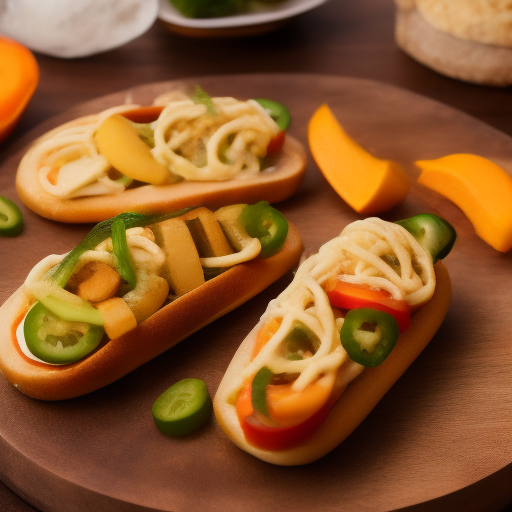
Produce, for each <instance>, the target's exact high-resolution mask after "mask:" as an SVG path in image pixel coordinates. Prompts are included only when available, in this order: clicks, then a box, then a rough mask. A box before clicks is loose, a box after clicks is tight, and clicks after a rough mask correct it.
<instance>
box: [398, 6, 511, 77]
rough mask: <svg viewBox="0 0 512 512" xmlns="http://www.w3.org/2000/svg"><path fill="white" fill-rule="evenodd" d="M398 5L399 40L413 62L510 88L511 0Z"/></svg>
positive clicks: (438, 70) (450, 74) (454, 75)
mask: <svg viewBox="0 0 512 512" xmlns="http://www.w3.org/2000/svg"><path fill="white" fill-rule="evenodd" d="M395 3H396V6H397V16H396V25H395V39H396V42H397V44H398V46H399V47H400V48H401V49H402V50H403V51H404V52H406V53H407V54H408V55H410V56H411V57H412V58H414V59H415V60H417V61H418V62H421V63H422V64H424V65H426V66H428V67H430V68H432V69H434V70H435V71H437V72H439V73H441V74H443V75H446V76H449V77H452V78H456V79H459V80H463V81H466V82H473V83H477V84H485V85H492V86H500V87H505V86H508V85H511V84H512V1H511V0H395Z"/></svg>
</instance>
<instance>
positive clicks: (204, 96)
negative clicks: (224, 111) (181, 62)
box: [189, 0, 217, 116]
mask: <svg viewBox="0 0 512 512" xmlns="http://www.w3.org/2000/svg"><path fill="white" fill-rule="evenodd" d="M189 1H190V0H189ZM192 101H193V102H194V103H196V104H197V105H204V106H205V107H206V111H207V112H208V114H210V115H211V116H214V115H216V114H217V110H216V109H215V105H214V104H213V100H212V97H211V96H210V95H209V94H208V93H207V92H205V91H203V89H202V88H201V86H199V85H196V88H195V90H194V94H193V95H192Z"/></svg>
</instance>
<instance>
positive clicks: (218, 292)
mask: <svg viewBox="0 0 512 512" xmlns="http://www.w3.org/2000/svg"><path fill="white" fill-rule="evenodd" d="M289 226H290V228H289V232H288V237H287V240H286V242H285V245H284V247H283V249H282V250H281V251H279V252H278V253H277V254H275V255H274V256H272V257H270V258H268V259H263V260H260V259H255V260H252V261H249V262H247V263H242V264H240V265H237V266H236V267H233V268H232V269H230V270H228V271H226V272H224V273H223V274H221V275H219V276H218V277H216V278H214V279H212V280H210V281H207V282H206V283H205V284H204V285H202V286H200V287H199V288H196V289H195V290H193V291H191V292H189V293H187V294H186V295H183V296H182V297H180V298H179V299H177V300H175V301H174V302H172V303H171V304H169V305H168V306H166V307H164V308H162V309H161V310H159V311H158V312H157V313H155V314H154V315H153V316H151V317H150V318H148V319H147V320H146V321H145V322H143V323H142V324H140V325H139V326H137V327H136V328H135V329H133V330H132V331H130V332H128V333H126V334H125V335H123V336H121V337H119V338H117V339H115V340H110V341H109V342H108V343H106V344H105V345H104V346H102V347H101V348H100V349H98V350H97V351H96V352H94V353H93V354H92V355H90V356H89V357H87V358H85V359H84V360H82V361H78V362H76V363H73V364H69V365H65V366H49V365H45V364H41V363H38V362H35V361H32V360H31V359H29V358H27V357H26V356H24V355H23V354H22V352H21V350H20V349H19V346H18V344H17V342H16V340H15V339H13V333H14V332H15V327H16V325H15V324H16V323H19V321H20V320H21V316H22V314H23V312H24V311H26V309H27V308H28V304H29V298H28V295H27V294H26V293H25V292H24V290H23V287H22V288H19V289H18V290H17V291H16V292H15V293H14V294H13V295H12V296H11V297H10V298H9V299H8V300H7V301H6V302H5V303H4V304H3V305H2V307H0V370H1V371H2V373H3V374H4V375H5V377H6V378H7V379H8V380H9V381H10V382H11V383H12V384H13V385H14V386H16V387H17V388H18V390H20V391H22V392H23V393H25V394H27V395H29V396H31V397H33V398H38V399H42V400H63V399H67V398H72V397H76V396H80V395H83V394H86V393H89V392H91V391H94V390H96V389H99V388H101V387H103V386H106V385H107V384H110V383H111V382H114V381H115V380H117V379H119V378H121V377H122V376H124V375H126V374H127V373H129V372H131V371H132V370H134V369H135V368H137V367H139V366H141V365H142V364H144V363H145V362H147V361H149V360H150V359H152V358H154V357H156V356H157V355H159V354H161V353H162V352H164V351H166V350H168V349H169V348H171V347H172V346H174V345H175V344H177V343H178V342H180V341H181V340H183V339H184V338H186V337H187V336H189V335H190V334H192V333H193V332H195V331H197V330H199V329H200V328H201V327H203V326H205V325H207V324H209V323H210V322H213V321H214V320H215V319H217V318H219V317H220V316H222V315H224V314H226V313H228V312H229V311H231V310H233V309H235V308H236V307H238V306H239V305H241V304H243V303H244V302H246V301H247V300H249V299H250V298H252V297H254V296H255V295H257V294H258V293H259V292H261V291H262V290H263V289H264V288H266V287H267V286H269V285H270V284H271V283H273V282H274V281H276V280H277V279H278V278H279V277H281V276H282V275H284V274H285V273H286V272H287V271H288V270H290V269H291V268H292V267H293V266H294V265H295V264H296V263H297V261H298V259H299V257H300V254H301V252H302V242H301V239H300V235H299V233H298V231H297V229H296V228H295V226H294V225H293V224H292V223H289ZM212 298H215V300H212ZM142 340H144V343H141V341H142Z"/></svg>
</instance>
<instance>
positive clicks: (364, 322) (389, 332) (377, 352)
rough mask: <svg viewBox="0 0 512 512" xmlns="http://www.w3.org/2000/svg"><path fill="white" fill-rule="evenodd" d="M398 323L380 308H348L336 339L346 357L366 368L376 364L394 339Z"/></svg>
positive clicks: (381, 360) (388, 351) (390, 346)
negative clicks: (378, 309)
mask: <svg viewBox="0 0 512 512" xmlns="http://www.w3.org/2000/svg"><path fill="white" fill-rule="evenodd" d="M398 334H399V331H398V324H397V322H396V320H395V318H394V317H393V316H392V315H390V314H389V313H384V311H377V310H376V309H369V308H361V309H351V310H350V311H349V312H348V313H347V316H346V317H345V320H344V322H343V325H342V327H341V331H340V339H341V344H342V345H343V348H344V349H345V350H346V351H347V353H348V355H349V357H350V359H352V361H355V362H356V363H359V364H361V365H363V366H366V367H373V366H378V365H379V364H381V363H382V362H383V361H384V360H385V359H386V357H388V355H389V354H390V352H391V350H393V347H394V346H395V345H396V342H397V341H398Z"/></svg>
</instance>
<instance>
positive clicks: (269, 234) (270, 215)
mask: <svg viewBox="0 0 512 512" xmlns="http://www.w3.org/2000/svg"><path fill="white" fill-rule="evenodd" d="M240 222H241V223H242V225H243V226H244V228H245V230H246V231H247V234H248V235H249V236H251V237H253V238H258V239H259V241H260V243H261V252H260V254H259V257H260V258H268V257H270V256H272V255H274V254H275V253H276V252H277V251H279V250H280V249H281V247H283V245H284V242H285V240H286V236H287V235H288V221H287V220H286V218H285V217H284V215H283V214H282V213H280V212H278V211H277V210H276V209H275V208H272V206H270V205H269V204H268V203H267V202H266V201H260V202H259V203H256V204H253V205H249V206H246V207H245V208H244V209H243V210H242V212H241V213H240Z"/></svg>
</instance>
